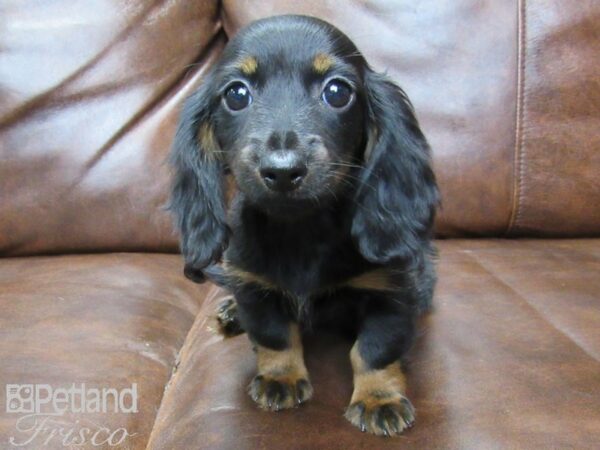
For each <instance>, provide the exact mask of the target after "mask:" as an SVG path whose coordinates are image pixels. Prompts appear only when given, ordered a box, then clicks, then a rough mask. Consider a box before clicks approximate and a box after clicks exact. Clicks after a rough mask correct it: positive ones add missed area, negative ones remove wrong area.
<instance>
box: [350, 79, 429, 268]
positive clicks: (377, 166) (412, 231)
mask: <svg viewBox="0 0 600 450" xmlns="http://www.w3.org/2000/svg"><path fill="white" fill-rule="evenodd" d="M365 77H366V80H365V81H366V82H365V85H366V90H367V92H366V97H367V99H366V103H367V109H368V118H367V120H368V124H367V127H368V136H369V138H368V143H367V146H366V150H365V168H364V169H363V170H362V172H361V174H360V181H361V185H360V187H359V189H358V191H357V194H356V198H355V200H356V204H357V205H356V212H355V214H354V217H353V221H352V236H353V238H354V240H355V242H356V244H357V246H358V249H359V251H360V253H361V254H362V255H363V256H364V257H365V258H366V259H367V260H369V261H371V262H374V263H380V264H382V263H387V262H390V261H394V260H398V261H405V262H408V261H412V262H417V261H418V260H419V259H420V258H419V257H420V254H421V252H422V249H423V244H424V242H425V241H426V240H427V239H428V238H429V237H430V234H431V230H432V226H433V221H434V218H435V208H436V206H437V204H438V202H439V195H438V190H437V186H436V182H435V176H434V174H433V170H432V168H431V162H430V155H429V146H428V144H427V141H426V139H425V137H424V136H423V133H422V132H421V130H420V128H419V124H418V122H417V119H416V117H415V114H414V112H413V108H412V105H411V104H410V101H409V100H408V98H407V96H406V94H405V93H404V91H402V89H400V88H399V87H398V86H396V85H395V84H394V83H392V82H391V81H389V80H388V79H387V78H386V77H385V76H383V75H381V74H377V73H375V72H373V71H371V70H370V69H368V70H367V73H366V75H365Z"/></svg>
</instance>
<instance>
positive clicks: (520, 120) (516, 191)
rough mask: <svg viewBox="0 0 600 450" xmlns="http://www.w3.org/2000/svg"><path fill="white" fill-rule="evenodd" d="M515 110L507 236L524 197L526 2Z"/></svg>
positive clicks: (522, 2)
mask: <svg viewBox="0 0 600 450" xmlns="http://www.w3.org/2000/svg"><path fill="white" fill-rule="evenodd" d="M517 6H518V11H517V22H518V25H517V28H518V37H517V46H518V48H517V102H516V103H517V110H516V115H515V116H516V117H515V122H516V123H515V150H514V157H513V164H514V172H513V201H512V211H511V216H510V220H509V223H508V227H507V229H506V233H505V234H507V235H509V234H512V233H513V231H514V230H515V228H516V227H517V226H518V224H519V222H520V221H521V218H522V213H523V210H522V204H523V197H524V190H525V189H524V184H525V171H526V170H525V156H526V149H525V145H524V139H523V134H524V133H523V124H524V122H525V109H526V108H525V60H526V56H527V55H526V36H527V33H526V31H527V22H526V8H527V6H526V0H519V1H518V2H517Z"/></svg>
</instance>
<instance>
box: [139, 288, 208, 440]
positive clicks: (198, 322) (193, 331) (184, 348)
mask: <svg viewBox="0 0 600 450" xmlns="http://www.w3.org/2000/svg"><path fill="white" fill-rule="evenodd" d="M215 288H216V286H213V288H209V290H208V292H207V293H206V294H205V295H204V300H205V301H206V298H208V296H209V295H210V294H211V291H212V292H214V290H213V289H215ZM205 322H206V316H205V315H203V314H202V309H200V310H198V312H197V314H196V317H195V318H194V323H192V326H191V327H190V329H189V330H188V332H187V333H186V335H185V338H184V340H183V343H182V344H181V347H180V348H179V351H178V352H177V355H176V357H175V363H174V364H173V367H172V368H171V376H170V377H169V379H168V380H167V382H166V383H165V386H164V388H163V395H162V397H161V399H160V403H159V404H158V407H157V409H156V416H155V417H154V421H153V422H152V428H151V430H150V435H149V436H148V441H147V442H146V450H148V449H149V448H150V447H149V445H150V443H151V442H152V439H153V436H154V434H155V433H154V431H155V429H156V421H157V419H158V416H159V414H160V410H161V409H162V406H163V403H164V400H165V397H166V394H167V391H169V390H170V389H173V387H172V386H173V385H175V383H176V379H177V377H178V375H179V371H178V368H179V366H180V365H181V362H182V361H183V360H184V359H185V358H186V355H187V354H188V349H189V348H190V346H191V345H192V344H191V342H192V341H193V337H194V336H196V335H197V330H198V328H199V327H201V326H202V325H203V324H204V323H205Z"/></svg>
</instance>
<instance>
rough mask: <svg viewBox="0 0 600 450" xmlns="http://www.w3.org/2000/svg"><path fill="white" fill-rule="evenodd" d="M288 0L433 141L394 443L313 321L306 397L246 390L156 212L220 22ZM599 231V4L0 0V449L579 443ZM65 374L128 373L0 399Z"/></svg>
mask: <svg viewBox="0 0 600 450" xmlns="http://www.w3.org/2000/svg"><path fill="white" fill-rule="evenodd" d="M285 12H301V13H307V14H312V15H316V16H319V17H322V18H325V19H327V20H329V21H331V22H333V23H334V24H336V25H337V26H339V27H340V28H341V29H342V30H344V31H345V32H346V33H347V34H348V35H350V37H351V38H352V39H354V40H355V42H356V43H357V44H358V46H359V47H360V48H361V49H362V51H363V52H364V53H365V54H366V56H367V58H368V59H369V60H370V61H371V63H372V65H373V66H374V67H376V68H377V69H379V70H387V71H388V73H389V74H390V75H391V76H392V77H393V78H394V79H395V80H397V81H398V82H399V83H400V84H401V85H402V86H403V87H404V88H405V89H406V91H407V92H408V94H409V96H410V97H411V98H412V100H413V102H414V104H415V107H416V110H417V113H418V116H419V118H420V120H421V123H422V125H423V128H424V130H425V133H426V134H427V136H428V138H429V140H430V142H431V145H432V147H433V151H434V159H435V161H434V162H435V167H436V171H437V174H438V179H439V182H440V186H441V189H442V192H443V209H442V211H441V214H440V215H439V220H438V223H437V232H438V236H439V237H440V240H439V241H438V244H437V245H438V247H439V250H440V258H439V263H438V270H439V278H440V281H439V285H438V287H437V292H436V297H435V305H436V307H435V310H434V311H433V313H432V314H430V315H429V316H428V317H427V318H426V319H425V320H424V321H423V324H422V326H423V333H422V335H421V336H420V337H419V339H418V342H417V345H416V347H415V349H414V351H413V352H412V353H411V365H410V372H409V395H410V397H411V399H412V400H413V403H414V404H415V406H416V409H417V424H416V426H415V428H413V429H412V430H410V431H408V432H407V433H406V434H404V435H403V436H401V437H399V438H396V439H387V440H386V439H384V438H377V437H373V436H369V435H365V434H362V433H360V432H359V431H357V430H356V429H354V428H353V427H352V426H350V425H349V424H348V423H347V422H346V421H345V419H344V418H343V417H342V412H343V409H344V407H345V405H346V404H347V402H348V400H349V398H350V395H351V389H352V386H351V371H350V365H349V361H348V350H349V344H348V343H346V342H344V341H342V340H341V339H339V338H337V337H335V336H317V337H311V338H309V339H308V343H307V348H306V354H307V365H308V368H309V371H310V373H311V377H312V380H313V384H314V387H315V395H314V399H313V400H312V401H311V402H309V403H308V404H307V405H305V406H302V407H301V408H298V409H296V410H292V411H285V412H280V413H266V412H262V411H259V410H257V408H255V407H254V405H253V404H252V402H251V400H250V399H249V398H248V396H247V395H246V394H245V386H246V384H247V383H248V381H249V380H250V377H251V376H252V375H253V370H254V356H253V353H252V352H251V350H250V346H249V344H248V342H247V340H246V338H245V337H244V336H240V337H237V338H232V339H230V340H225V341H224V340H222V339H221V338H220V337H218V336H216V335H215V334H214V333H212V332H211V330H210V327H209V325H210V323H211V322H210V316H211V314H212V313H213V310H214V308H215V305H216V304H217V302H218V301H219V299H220V298H221V297H222V296H223V295H224V293H223V292H221V291H219V290H218V289H216V288H215V287H213V286H210V285H208V284H206V285H195V284H193V283H192V282H190V281H187V280H186V279H184V277H183V276H182V261H181V257H180V256H179V255H178V254H177V238H176V236H175V235H174V233H173V231H172V228H171V222H170V218H169V216H168V213H167V212H166V211H165V210H164V208H163V205H164V203H165V200H166V197H167V193H168V185H169V175H170V174H169V167H168V165H166V164H165V157H166V155H167V153H168V151H169V146H170V141H171V139H172V136H173V131H174V126H175V123H176V118H177V113H178V109H179V106H180V104H181V101H182V99H183V98H184V97H185V96H186V95H187V94H188V93H190V92H191V91H192V90H193V89H194V87H195V86H197V85H198V84H199V83H201V80H202V76H203V74H204V73H205V71H206V68H207V67H209V66H210V65H211V64H212V63H213V62H214V60H215V58H217V57H218V56H219V54H220V53H221V52H222V50H223V46H224V45H225V44H226V42H227V40H228V38H229V37H230V36H231V35H232V34H234V33H235V32H236V30H238V29H239V27H240V26H242V25H243V24H245V23H247V22H249V21H251V20H252V19H255V18H258V17H263V16H267V15H271V14H278V13H285ZM594 236H600V4H599V3H598V2H597V1H596V0H579V1H577V2H574V1H572V2H565V1H562V0H527V1H526V0H520V1H508V0H454V1H434V0H425V1H420V2H415V1H408V0H402V1H398V2H386V1H367V2H365V1H337V2H336V1H332V2H322V1H316V0H313V1H305V2H282V1H261V2H246V1H242V0H225V1H223V2H217V1H209V0H206V1H187V0H173V1H162V0H159V1H153V0H137V1H127V2H125V1H116V0H97V1H86V2H83V1H82V2H71V1H66V0H62V1H61V0H56V1H47V2H39V1H34V0H20V1H8V0H0V254H1V255H2V256H3V258H2V259H0V392H1V394H0V397H1V398H2V401H1V402H0V403H1V405H0V448H2V449H8V448H17V447H15V446H14V445H13V444H24V445H22V446H21V448H31V449H39V448H65V445H64V444H67V447H68V445H71V448H73V447H74V446H75V445H74V443H77V442H78V441H73V440H72V438H73V436H72V435H68V434H69V430H71V429H75V430H76V431H75V432H79V431H81V429H82V428H86V427H87V428H88V429H91V430H96V431H98V430H100V431H99V435H98V436H96V441H95V442H92V441H91V437H90V435H89V433H88V434H85V433H84V434H85V436H86V440H85V442H79V443H80V444H82V445H80V446H79V447H77V448H110V444H111V442H112V443H113V444H115V442H117V440H118V438H119V437H120V435H114V436H113V438H114V440H113V441H106V439H105V438H106V433H107V430H111V432H114V431H115V430H118V429H120V428H123V429H126V431H127V433H128V435H127V436H125V439H123V441H122V442H120V443H118V444H117V445H115V446H114V447H112V448H124V449H140V448H146V447H147V448H151V449H183V450H187V449H200V448H210V449H259V448H260V449H263V448H264V449H283V448H285V449H287V448H294V449H314V448H323V449H358V448H376V449H387V448H413V449H458V448H461V449H462V448H468V449H500V448H502V449H504V448H511V449H513V448H515V449H516V448H540V449H549V448H573V449H584V448H598V445H599V443H600V362H599V359H600V239H598V238H594ZM513 238H519V239H513ZM74 383H75V384H81V383H85V384H86V386H88V387H94V386H96V387H103V386H108V387H112V388H118V389H122V388H126V387H130V386H132V384H133V383H135V384H136V386H137V400H138V405H137V406H138V412H137V413H129V414H127V413H124V412H118V413H108V412H107V413H101V412H99V413H92V412H86V413H77V412H76V411H75V410H73V409H71V410H69V411H67V412H66V413H65V415H63V416H62V417H50V419H52V420H50V421H49V422H45V424H44V426H41V425H40V424H41V423H42V419H43V417H42V416H39V417H37V418H35V417H34V418H33V419H29V420H30V422H27V421H21V422H19V419H22V418H23V414H22V413H21V414H20V413H18V412H15V411H9V410H10V408H11V406H10V405H9V404H8V400H9V396H10V395H12V394H14V393H9V392H8V390H6V389H5V386H6V385H7V384H20V385H23V384H33V385H40V384H42V385H49V386H52V387H53V388H59V387H61V386H63V387H64V386H66V387H68V386H70V385H72V384H74ZM9 394H10V395H9ZM19 395H20V394H19ZM32 420H33V422H32ZM35 420H37V422H35ZM61 427H62V428H61ZM34 433H35V435H34ZM103 433H104V434H103ZM121 433H122V432H121ZM67 435H68V436H67ZM11 438H12V440H11ZM30 438H31V440H30V441H28V439H30ZM65 438H68V439H66V441H65V442H63V440H65ZM69 439H71V440H70V441H69Z"/></svg>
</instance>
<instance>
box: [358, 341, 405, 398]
mask: <svg viewBox="0 0 600 450" xmlns="http://www.w3.org/2000/svg"><path fill="white" fill-rule="evenodd" d="M350 361H351V362H352V370H353V372H354V391H353V392H352V399H351V400H350V403H351V404H352V403H356V402H363V403H364V404H365V406H366V407H367V409H369V408H372V407H375V406H377V405H379V404H383V403H388V402H390V401H393V400H398V399H400V398H401V397H402V396H404V393H405V392H406V378H405V377H404V374H403V373H402V368H401V367H400V363H392V364H390V365H388V366H386V367H384V368H383V369H380V370H368V369H367V367H366V364H365V362H364V361H363V359H362V358H361V356H360V353H359V351H358V341H357V342H356V343H355V344H354V346H353V347H352V351H351V352H350Z"/></svg>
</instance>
